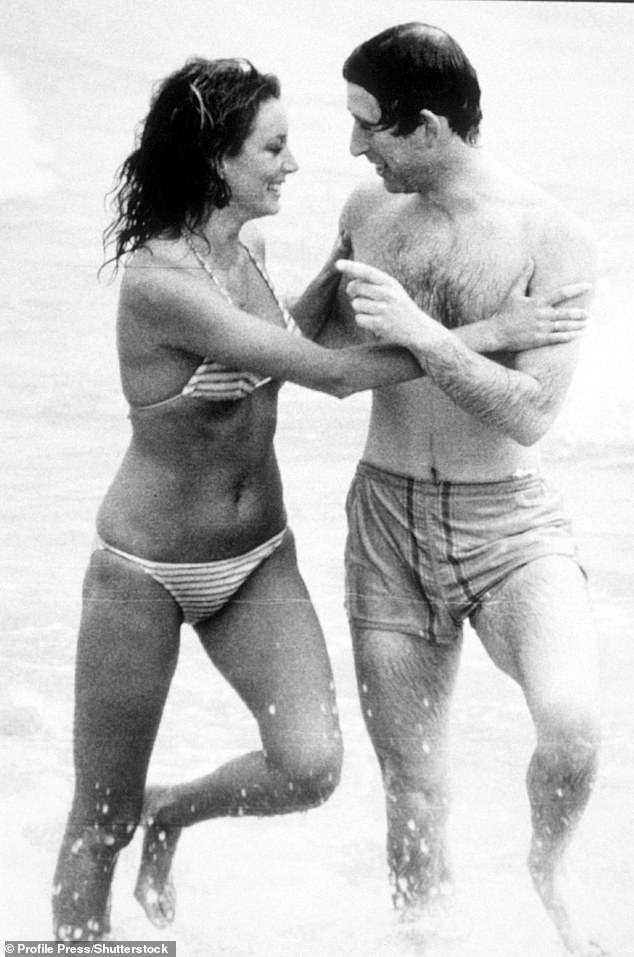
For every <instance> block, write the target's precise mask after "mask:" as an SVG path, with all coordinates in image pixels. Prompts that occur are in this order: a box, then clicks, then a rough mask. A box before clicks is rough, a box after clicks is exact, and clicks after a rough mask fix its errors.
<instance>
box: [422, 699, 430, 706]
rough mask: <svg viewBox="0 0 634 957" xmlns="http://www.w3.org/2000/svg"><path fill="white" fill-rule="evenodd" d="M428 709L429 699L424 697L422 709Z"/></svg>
mask: <svg viewBox="0 0 634 957" xmlns="http://www.w3.org/2000/svg"><path fill="white" fill-rule="evenodd" d="M428 707H429V698H427V697H425V698H423V708H428Z"/></svg>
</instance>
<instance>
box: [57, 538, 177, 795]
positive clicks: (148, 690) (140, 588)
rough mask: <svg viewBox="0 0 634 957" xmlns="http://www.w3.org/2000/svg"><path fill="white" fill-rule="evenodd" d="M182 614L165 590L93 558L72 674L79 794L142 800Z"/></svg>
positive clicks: (105, 558) (110, 559)
mask: <svg viewBox="0 0 634 957" xmlns="http://www.w3.org/2000/svg"><path fill="white" fill-rule="evenodd" d="M180 622H181V614H180V611H179V610H178V608H177V606H176V604H175V602H174V600H173V599H172V598H171V596H170V595H168V594H167V592H166V591H165V589H163V587H162V586H161V585H159V584H158V582H156V581H154V579H152V578H151V577H150V576H149V575H147V574H146V573H145V572H143V571H142V570H140V569H137V568H135V567H134V566H131V565H129V564H128V563H126V562H125V561H124V560H123V559H120V558H118V557H117V556H113V555H110V554H108V553H107V552H99V551H98V552H95V553H94V554H93V556H92V558H91V562H90V565H89V568H88V571H87V573H86V578H85V582H84V594H83V610H82V621H81V625H80V630H79V640H78V645H77V659H76V670H75V764H76V770H77V784H78V790H79V792H80V793H81V792H86V791H87V792H88V793H89V794H91V793H94V790H95V789H96V790H103V789H105V788H108V789H109V794H110V795H111V796H112V800H111V801H110V804H113V802H114V801H115V799H116V796H117V794H118V795H120V796H122V797H123V798H124V799H126V800H127V798H128V797H129V798H133V800H134V802H135V803H136V802H138V801H140V799H141V796H142V792H143V786H144V782H145V774H146V771H147V765H148V762H149V758H150V754H151V750H152V745H153V743H154V739H155V737H156V732H157V729H158V725H159V722H160V719H161V714H162V712H163V707H164V704H165V699H166V696H167V693H168V690H169V686H170V681H171V678H172V675H173V673H174V668H175V666H176V661H177V657H178V635H179V629H180Z"/></svg>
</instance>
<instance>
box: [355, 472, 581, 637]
mask: <svg viewBox="0 0 634 957" xmlns="http://www.w3.org/2000/svg"><path fill="white" fill-rule="evenodd" d="M346 512H347V516H348V538H347V542H346V610H347V612H348V617H349V619H350V623H351V625H353V626H354V627H355V628H357V629H359V628H361V629H363V628H365V629H373V630H378V631H396V632H401V633H404V634H409V635H416V636H420V637H421V638H426V639H429V640H433V641H435V642H438V643H440V644H447V643H450V642H452V641H455V640H456V639H458V638H459V637H460V635H461V633H462V625H463V622H464V621H465V619H467V618H469V617H470V616H471V615H473V614H474V613H475V612H476V611H477V609H478V607H479V605H480V604H481V603H482V602H483V601H484V600H485V599H487V598H489V597H490V596H491V595H492V593H493V591H494V590H495V589H496V588H497V587H498V586H500V585H501V584H502V583H503V582H504V581H505V580H506V579H507V578H508V576H509V575H510V574H511V573H512V572H513V571H515V570H516V569H518V568H520V567H521V566H522V565H526V564H528V562H531V561H534V560H535V559H537V558H542V557H544V556H548V555H562V556H565V557H567V558H570V559H572V560H573V561H574V562H576V564H577V565H579V567H580V568H581V565H580V563H579V559H578V556H577V549H576V546H575V543H574V540H573V538H572V534H571V528H570V522H569V520H568V518H567V517H566V515H565V514H564V512H563V510H562V505H561V498H560V496H559V494H558V493H557V492H556V491H555V490H554V489H552V488H551V487H549V486H548V485H547V483H546V482H545V481H544V479H543V477H542V476H541V475H539V474H536V473H531V474H529V475H526V476H522V477H520V478H515V477H513V478H509V479H504V480H502V481H499V482H474V483H471V482H447V481H442V480H438V481H434V480H422V479H417V478H411V477H408V476H406V475H399V474H396V473H393V472H389V471H386V470H384V469H380V468H377V467H376V466H373V465H369V464H368V463H366V462H361V463H360V464H359V465H358V467H357V471H356V474H355V477H354V479H353V482H352V486H351V488H350V491H349V493H348V498H347V501H346ZM582 571H583V569H582Z"/></svg>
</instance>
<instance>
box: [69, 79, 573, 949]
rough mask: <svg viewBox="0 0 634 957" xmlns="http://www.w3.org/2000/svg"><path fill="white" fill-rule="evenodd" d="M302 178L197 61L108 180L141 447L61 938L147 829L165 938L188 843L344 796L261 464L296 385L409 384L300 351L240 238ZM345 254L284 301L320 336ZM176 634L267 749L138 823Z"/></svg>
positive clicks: (97, 632) (143, 891)
mask: <svg viewBox="0 0 634 957" xmlns="http://www.w3.org/2000/svg"><path fill="white" fill-rule="evenodd" d="M296 169H297V164H296V162H295V160H294V158H293V156H292V154H291V152H290V150H289V146H288V142H287V125H286V118H285V115H284V111H283V109H282V106H281V103H280V100H279V85H278V82H277V80H276V78H275V77H273V76H271V75H262V74H260V73H258V72H257V71H256V70H255V69H254V68H253V67H252V66H251V64H249V63H247V62H245V61H240V60H220V61H214V62H209V61H205V60H194V61H191V62H189V63H188V64H186V65H185V67H184V68H183V69H181V70H179V71H178V72H176V73H174V74H173V75H171V76H169V77H168V78H167V79H166V80H165V81H164V82H163V83H162V85H161V86H160V88H159V89H158V92H157V93H156V95H155V97H154V99H153V101H152V104H151V108H150V111H149V114H148V116H147V118H146V121H145V124H144V127H143V131H142V135H141V137H140V142H139V144H138V147H137V148H136V149H135V150H134V152H133V153H132V154H131V155H130V156H129V157H128V159H127V160H126V162H125V163H124V165H123V167H122V169H121V172H120V180H119V189H118V192H117V210H118V215H117V218H116V220H115V222H114V224H113V226H112V227H111V230H110V235H111V236H114V237H115V240H116V254H115V259H116V261H117V262H119V261H120V259H121V258H122V257H123V256H124V255H126V254H127V255H128V256H129V259H128V262H127V269H126V273H125V277H124V280H123V283H122V288H121V297H120V305H119V314H118V348H119V356H120V364H121V376H122V384H123V390H124V393H125V396H126V398H127V400H128V402H129V404H130V419H131V423H132V439H131V443H130V446H129V448H128V450H127V452H126V454H125V457H124V459H123V462H122V464H121V467H120V469H119V471H118V473H117V475H116V477H115V479H114V482H113V483H112V485H111V487H110V489H109V490H108V492H107V494H106V497H105V500H104V502H103V504H102V506H101V508H100V510H99V514H98V518H97V532H98V538H97V541H96V545H95V550H94V552H93V555H92V557H91V561H90V565H89V568H88V571H87V574H86V579H85V585H84V602H83V614H82V621H81V627H80V633H79V643H78V651H77V662H76V701H75V727H74V736H75V748H74V751H75V771H76V783H75V794H74V799H73V804H72V809H71V812H70V817H69V820H68V825H67V829H66V833H65V836H64V840H63V844H62V848H61V851H60V855H59V861H58V866H57V872H56V876H55V888H54V914H55V930H56V933H57V935H58V937H59V938H61V939H73V940H78V939H96V938H98V937H100V936H102V935H103V934H104V933H106V932H107V931H108V913H107V912H108V897H109V891H110V885H111V881H112V875H113V869H114V864H115V860H116V857H117V854H118V853H119V852H120V851H121V850H122V848H124V847H125V846H126V845H127V844H128V843H129V841H130V840H131V838H132V835H133V834H134V831H135V829H136V827H137V825H138V823H139V821H140V819H141V816H142V812H143V821H144V825H145V840H144V847H143V856H142V862H141V869H140V873H139V878H138V882H137V887H136V897H137V899H138V900H139V902H140V904H141V905H142V907H143V908H144V909H145V911H146V913H147V915H148V917H149V919H150V920H151V921H152V922H153V923H154V924H155V925H157V926H164V925H165V924H166V923H168V922H169V921H171V920H172V918H173V914H174V891H173V887H172V884H171V881H170V877H169V872H170V865H171V860H172V856H173V853H174V850H175V847H176V842H177V839H178V835H179V833H180V830H181V829H182V828H183V827H185V826H188V825H190V824H193V823H195V822H197V821H201V820H206V819H208V818H213V817H218V816H223V815H241V814H245V815H268V814H281V813H286V812H290V811H295V810H301V809H305V808H309V807H312V806H315V805H318V804H320V803H322V802H323V801H325V800H326V799H327V798H328V796H329V795H330V794H331V793H332V791H333V789H334V787H335V786H336V784H337V781H338V779H339V773H340V767H341V755H342V749H341V738H340V733H339V727H338V723H337V717H336V707H335V696H334V684H333V678H332V672H331V668H330V664H329V661H328V656H327V653H326V648H325V644H324V640H323V636H322V633H321V630H320V626H319V623H318V621H317V618H316V616H315V612H314V610H313V608H312V605H311V602H310V598H309V596H308V593H307V591H306V588H305V586H304V583H303V581H302V578H301V576H300V574H299V571H298V568H297V562H296V557H295V549H294V544H293V536H292V533H291V531H290V530H289V529H288V528H287V526H286V516H285V511H284V504H283V499H282V488H281V484H280V476H279V472H278V467H277V463H276V460H275V455H274V450H273V435H274V431H275V422H276V401H277V393H278V390H279V387H280V383H281V381H282V380H284V379H289V380H291V381H293V382H296V383H299V384H301V385H304V386H308V387H309V388H313V389H320V390H322V391H325V392H328V393H331V394H334V395H338V396H343V395H346V394H349V393H351V392H354V391H358V390H360V389H367V388H371V387H373V386H377V385H381V384H385V383H389V382H394V381H400V380H404V379H408V378H412V377H414V376H416V375H420V374H421V371H420V369H419V367H418V366H417V365H416V363H415V362H413V360H412V359H411V357H410V356H409V354H407V353H405V352H404V351H399V350H394V349H392V348H388V347H384V346H380V345H374V346H359V347H354V348H349V349H342V350H335V351H331V350H327V349H323V348H321V347H320V346H317V345H315V344H313V343H311V342H309V341H308V340H307V339H304V338H302V337H301V335H299V334H296V333H299V329H298V328H297V326H296V325H295V321H294V320H293V319H292V318H291V316H290V315H289V314H288V313H287V311H286V310H285V308H284V307H283V306H282V305H281V303H280V302H279V300H278V299H277V297H276V295H275V293H274V291H273V288H272V286H271V284H270V281H269V279H268V278H267V275H266V273H265V271H264V266H263V264H262V263H263V247H262V242H261V240H260V239H259V237H258V235H257V234H256V232H255V231H254V230H253V228H252V227H251V226H250V225H249V223H250V221H251V220H253V219H256V218H258V217H261V216H265V215H272V214H275V213H277V211H278V208H279V201H280V188H281V184H282V183H283V181H284V179H285V178H286V176H287V175H289V174H290V173H293V172H295V170H296ZM346 252H347V250H346V248H345V243H343V242H339V243H337V244H336V247H335V249H334V250H333V254H332V256H331V257H330V258H329V260H328V261H327V263H326V264H325V266H324V268H323V269H322V271H321V272H320V273H319V275H318V276H317V278H316V279H315V280H314V282H313V283H311V285H310V286H309V287H308V289H307V291H306V293H305V294H304V295H303V296H302V297H301V299H300V300H299V302H298V304H297V312H296V319H297V322H298V323H299V325H300V326H301V327H302V328H303V329H304V331H305V332H307V333H309V334H314V333H315V332H316V331H317V329H318V327H319V325H320V323H321V322H322V321H323V319H324V317H325V316H326V314H327V311H328V307H329V304H330V301H331V299H332V297H333V295H334V293H335V291H336V288H337V283H338V279H339V275H338V273H337V272H336V270H335V268H334V261H335V259H336V258H337V256H340V255H345V254H346ZM527 302H528V300H525V299H523V298H522V297H519V296H516V297H514V298H513V301H512V303H511V308H510V310H509V311H508V312H507V313H505V314H504V315H502V316H500V317H498V318H496V319H493V320H487V321H486V322H483V323H479V324H474V325H473V326H472V327H469V328H468V329H465V330H459V334H461V335H463V336H464V337H465V338H467V339H469V340H470V342H471V344H472V345H473V346H474V347H475V348H477V347H481V348H490V347H491V344H492V343H493V344H494V345H495V344H497V345H500V346H501V345H504V344H505V345H506V346H507V347H512V346H513V345H514V346H515V347H516V348H523V347H526V346H527V345H530V344H536V343H537V340H538V338H539V337H540V336H541V335H542V333H541V332H540V331H539V329H540V328H541V326H540V323H541V324H543V315H542V313H539V311H538V310H537V311H535V310H532V311H531V309H530V308H528V307H527ZM529 314H530V321H529V319H528V317H529ZM518 316H520V317H521V322H518V318H517V317H518ZM573 325H575V324H573ZM580 325H582V323H577V324H576V326H577V327H579V326H580ZM520 327H521V329H522V331H521V332H520V331H519V329H520ZM526 328H529V329H530V333H529V334H528V336H527V333H526V331H525V330H526ZM571 334H572V333H571ZM509 337H510V340H509ZM205 357H206V358H205ZM235 370H244V371H240V372H238V371H235ZM183 622H188V623H189V624H191V625H192V626H193V627H194V629H195V630H196V632H197V634H198V637H199V639H200V641H201V643H202V645H203V647H204V649H205V651H206V652H207V654H208V656H209V658H210V659H211V661H212V662H213V664H214V665H215V666H216V668H218V670H219V671H220V673H221V674H222V675H223V676H224V677H225V678H226V679H227V681H228V682H229V683H230V684H231V685H232V687H233V688H235V690H236V691H237V693H238V694H239V695H240V696H241V698H242V699H243V700H244V702H245V703H246V705H247V706H248V707H249V708H250V710H251V711H252V713H253V715H254V717H255V719H256V721H257V723H258V727H259V731H260V735H261V739H262V749H261V750H260V751H257V752H253V753H249V754H245V755H243V756H242V757H239V758H236V759H235V760H232V761H229V762H228V763H226V764H224V765H222V767H220V768H218V769H217V770H215V771H213V772H212V773H211V774H210V775H208V776H206V777H204V778H202V779H200V780H197V781H194V782H191V783H188V784H184V785H180V786H178V787H172V788H154V789H150V790H149V791H148V792H147V793H146V795H145V807H144V789H145V779H146V772H147V767H148V762H149V759H150V755H151V752H152V747H153V744H154V740H155V736H156V733H157V729H158V726H159V722H160V719H161V714H162V711H163V707H164V704H165V700H166V696H167V693H168V689H169V685H170V681H171V678H172V675H173V673H174V669H175V667H176V660H177V656H178V646H179V632H180V627H181V625H182V624H183Z"/></svg>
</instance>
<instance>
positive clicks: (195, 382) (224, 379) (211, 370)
mask: <svg viewBox="0 0 634 957" xmlns="http://www.w3.org/2000/svg"><path fill="white" fill-rule="evenodd" d="M187 245H188V246H189V248H190V250H191V252H192V253H193V254H194V256H195V257H196V259H197V260H198V263H199V265H200V266H201V267H202V268H203V269H204V270H205V272H206V273H207V275H208V276H209V278H210V279H211V281H212V282H213V283H214V285H215V286H216V288H217V289H218V290H219V291H220V292H221V293H222V295H223V296H224V298H225V299H226V300H227V302H229V303H231V305H233V304H234V303H233V300H232V299H231V296H230V295H229V293H228V291H227V290H226V289H225V288H224V286H222V285H221V284H220V282H219V281H218V279H217V278H216V276H215V275H214V273H213V271H212V269H211V266H210V265H209V263H208V262H207V261H206V260H205V259H203V257H202V256H201V255H200V253H199V252H198V250H197V249H196V247H195V246H194V244H193V243H192V241H191V239H190V238H189V237H187ZM242 246H243V248H244V250H245V251H246V253H247V256H248V257H249V259H250V260H251V262H252V263H253V265H254V266H255V268H256V269H257V271H258V272H259V274H260V276H261V277H262V279H263V280H264V282H265V283H266V285H267V287H268V289H269V291H270V293H271V295H272V296H273V299H274V301H275V303H276V305H277V307H278V309H279V310H280V314H281V316H282V319H283V320H284V326H285V328H286V330H287V331H288V332H290V333H291V334H292V335H295V336H301V334H302V332H301V329H300V328H299V326H298V325H297V323H296V322H295V320H294V319H293V317H292V316H291V314H290V312H289V311H288V309H287V308H286V306H285V305H284V303H283V302H282V301H281V300H280V299H279V298H278V295H277V293H276V292H275V288H274V287H273V283H272V282H271V280H270V278H269V275H268V273H267V271H266V269H265V268H264V266H263V265H262V263H260V262H258V260H257V259H256V258H255V256H254V255H253V253H252V252H251V250H250V249H249V247H248V246H246V245H245V244H244V243H242ZM267 382H271V376H266V377H265V378H261V377H260V376H258V375H257V374H256V373H254V372H246V371H239V370H236V369H231V368H230V367H229V366H225V365H222V364H221V363H220V362H214V361H213V359H210V358H208V357H207V358H205V359H203V361H202V362H201V363H200V365H199V366H197V367H196V369H195V370H194V372H193V373H192V375H191V376H190V378H189V379H188V380H187V382H186V383H185V385H184V386H183V388H182V389H181V391H180V392H178V393H177V394H176V395H171V396H168V398H167V399H161V400H160V401H159V402H152V403H150V404H149V405H131V409H132V410H133V411H134V412H145V411H149V410H151V409H159V408H162V407H163V406H167V405H169V404H170V403H172V402H176V401H177V400H178V399H181V398H191V397H194V398H199V399H206V400H207V401H208V402H226V401H239V400H240V399H242V398H245V397H246V396H236V395H235V394H231V395H229V396H227V393H235V391H236V390H237V389H239V388H240V387H241V386H245V385H246V386H248V387H249V390H248V391H249V392H251V391H252V390H253V389H259V388H260V386H263V385H266V384H267ZM247 394H248V393H247Z"/></svg>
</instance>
